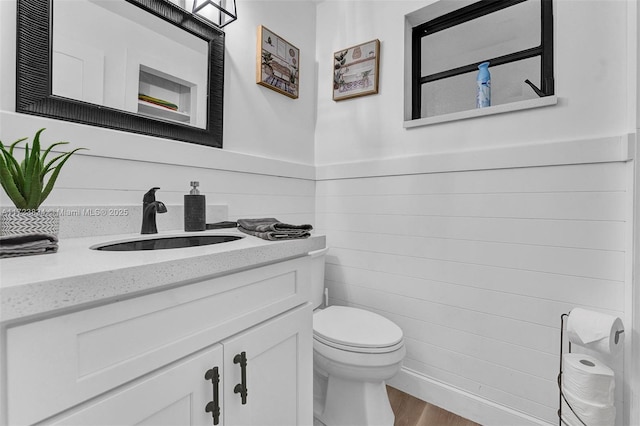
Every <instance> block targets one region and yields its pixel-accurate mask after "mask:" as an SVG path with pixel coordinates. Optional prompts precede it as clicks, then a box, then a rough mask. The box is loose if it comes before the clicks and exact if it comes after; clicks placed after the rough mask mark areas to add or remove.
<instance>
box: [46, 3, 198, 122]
mask: <svg viewBox="0 0 640 426" xmlns="http://www.w3.org/2000/svg"><path fill="white" fill-rule="evenodd" d="M207 56H208V43H207V42H206V41H205V40H203V39H201V38H199V37H196V36H195V35H193V34H190V33H188V32H186V31H184V30H182V29H180V28H179V27H176V26H175V25H173V24H171V23H169V22H166V21H164V20H162V19H160V18H158V17H157V16H154V15H152V14H150V13H148V12H146V11H144V10H143V9H141V8H139V7H137V6H134V5H133V4H131V3H127V2H125V1H114V0H85V1H78V0H53V38H52V64H53V67H52V92H53V94H54V95H58V96H62V97H66V98H70V99H76V100H79V101H85V102H89V103H92V104H97V105H103V106H108V107H111V108H114V109H118V110H122V111H127V112H131V113H134V114H141V115H144V116H148V117H152V118H155V119H159V120H167V121H175V122H178V123H184V124H187V125H191V126H195V127H199V128H206V95H207V92H206V87H207V64H208V61H207Z"/></svg>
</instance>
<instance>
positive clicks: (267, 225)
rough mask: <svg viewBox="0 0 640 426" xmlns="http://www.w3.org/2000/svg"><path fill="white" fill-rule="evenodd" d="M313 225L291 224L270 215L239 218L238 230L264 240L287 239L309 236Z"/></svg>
mask: <svg viewBox="0 0 640 426" xmlns="http://www.w3.org/2000/svg"><path fill="white" fill-rule="evenodd" d="M312 229H313V227H312V226H311V225H308V224H304V225H291V224H288V223H282V222H280V221H279V220H278V219H275V218H272V217H269V218H261V219H238V230H240V231H242V232H244V233H245V234H249V235H253V236H255V237H258V238H262V239H263V240H270V241H275V240H287V239H295V238H307V237H309V236H310V235H311V233H310V232H309V231H311V230H312Z"/></svg>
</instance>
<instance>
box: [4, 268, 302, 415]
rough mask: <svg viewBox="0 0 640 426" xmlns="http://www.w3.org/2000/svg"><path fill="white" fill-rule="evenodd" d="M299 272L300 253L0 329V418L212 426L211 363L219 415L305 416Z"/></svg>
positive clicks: (300, 273)
mask: <svg viewBox="0 0 640 426" xmlns="http://www.w3.org/2000/svg"><path fill="white" fill-rule="evenodd" d="M310 270H311V269H310V259H309V258H308V257H306V256H305V257H301V258H297V259H293V260H287V261H284V262H279V263H275V264H271V265H267V266H262V267H258V268H254V269H249V270H246V271H242V272H237V273H232V274H230V275H225V276H220V277H215V278H210V279H203V280H200V281H196V282H193V283H176V285H175V286H170V288H163V289H161V290H159V291H157V292H154V293H151V294H146V295H140V296H138V297H134V298H129V299H126V300H121V301H115V302H114V301H112V302H111V303H109V304H106V305H102V306H96V307H92V308H89V309H84V310H79V311H75V312H70V313H63V314H61V315H57V316H52V317H48V318H45V319H41V320H38V321H32V322H28V323H22V324H16V325H12V326H10V327H7V328H6V333H5V337H4V338H5V339H6V347H5V348H6V349H5V355H6V366H5V368H6V375H5V377H6V386H5V389H4V390H5V391H6V399H5V401H4V404H3V405H4V407H5V410H3V411H5V414H4V415H3V416H2V421H3V423H5V424H6V425H11V426H13V425H23V424H34V423H38V422H42V424H60V425H82V426H87V425H110V426H112V425H133V424H141V425H154V426H155V425H212V424H214V422H213V417H212V413H211V412H206V411H205V407H206V406H207V404H209V403H210V402H212V401H213V399H214V387H215V383H213V382H212V381H211V380H207V379H205V373H206V372H207V371H209V370H212V369H213V368H214V367H217V369H218V373H219V376H220V382H219V384H218V385H217V386H218V388H217V389H218V400H219V406H220V418H219V423H218V424H220V425H226V426H233V425H260V426H262V425H279V426H285V425H305V424H312V422H313V418H312V417H313V415H312V366H313V363H312V311H311V306H310V305H309V303H308V300H309V292H310V288H309V284H310V283H309V281H310ZM243 353H244V355H245V357H246V368H245V371H244V373H245V374H244V375H245V384H246V388H247V395H246V401H245V402H246V403H245V404H243V401H242V396H241V393H240V392H238V391H239V390H240V388H239V387H238V386H237V385H239V384H241V383H242V376H243V374H242V368H241V364H240V363H237V362H234V359H236V360H238V359H239V358H240V356H241V354H243ZM213 405H214V404H211V406H213Z"/></svg>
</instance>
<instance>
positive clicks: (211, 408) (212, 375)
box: [204, 367, 220, 425]
mask: <svg viewBox="0 0 640 426" xmlns="http://www.w3.org/2000/svg"><path fill="white" fill-rule="evenodd" d="M204 379H205V380H211V384H212V385H213V401H209V403H208V404H207V406H206V407H205V408H204V411H205V412H207V413H211V416H212V417H213V424H214V425H217V424H218V423H220V397H219V393H218V392H219V389H218V387H219V385H220V373H218V367H213V368H212V369H210V370H207V372H206V373H204Z"/></svg>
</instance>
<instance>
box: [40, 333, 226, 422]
mask: <svg viewBox="0 0 640 426" xmlns="http://www.w3.org/2000/svg"><path fill="white" fill-rule="evenodd" d="M222 362H223V356H222V346H221V345H215V346H213V347H211V348H208V349H205V350H203V351H202V352H199V353H197V354H196V355H194V356H191V357H189V358H187V359H186V360H184V361H182V362H179V363H177V364H175V365H171V366H169V367H167V368H164V369H162V370H160V371H159V372H157V373H154V374H152V375H150V376H149V377H148V378H145V379H142V380H141V381H138V382H135V383H133V384H131V385H127V386H124V387H123V388H121V389H120V390H118V391H115V392H114V393H113V394H109V395H107V396H106V397H104V398H102V399H100V400H99V401H97V402H94V403H92V404H91V403H90V404H89V405H88V406H86V407H84V408H81V409H80V410H77V411H74V412H73V414H70V415H66V416H65V415H62V416H61V417H59V418H57V419H55V420H54V421H53V422H52V423H51V424H55V425H65V426H67V425H78V426H86V425H96V426H97V425H105V426H107V425H109V426H115V425H146V426H187V425H194V426H195V425H212V424H213V422H212V415H211V413H207V412H206V411H205V407H206V406H207V404H208V403H209V401H212V399H213V384H212V382H211V381H210V380H209V381H208V380H205V373H206V372H207V371H208V370H209V369H211V368H213V367H216V366H217V367H218V368H219V370H220V376H221V379H222ZM219 386H220V387H219V390H220V392H219V395H220V401H219V403H220V405H221V406H222V403H223V401H222V398H223V392H222V386H223V381H222V380H221V381H220V384H219ZM219 424H220V425H222V424H223V422H222V420H220V423H219Z"/></svg>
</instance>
